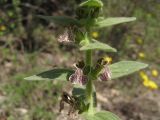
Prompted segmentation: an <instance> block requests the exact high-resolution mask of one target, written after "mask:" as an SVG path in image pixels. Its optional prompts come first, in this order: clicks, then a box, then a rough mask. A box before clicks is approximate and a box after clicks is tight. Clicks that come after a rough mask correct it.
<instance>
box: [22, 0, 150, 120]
mask: <svg viewBox="0 0 160 120" xmlns="http://www.w3.org/2000/svg"><path fill="white" fill-rule="evenodd" d="M102 7H103V3H102V2H101V0H87V1H85V2H83V3H81V4H80V5H79V6H78V7H77V9H76V17H75V18H71V17H66V16H42V15H39V17H40V18H43V19H46V20H49V21H51V22H54V23H57V24H60V25H61V26H65V27H66V28H67V29H66V30H65V32H64V33H63V34H62V35H60V36H59V38H58V41H59V42H65V43H70V42H71V43H75V44H77V45H78V46H79V48H80V51H83V52H84V54H85V60H82V61H79V62H77V63H76V64H74V67H75V69H74V70H71V69H63V68H55V69H52V70H49V71H45V72H43V73H40V74H37V75H33V76H30V77H27V78H25V79H26V80H64V81H69V82H71V83H73V84H74V87H73V91H72V96H70V95H69V94H67V93H66V92H64V93H63V95H62V100H61V103H60V111H61V110H62V109H63V107H64V102H66V103H68V104H70V105H72V106H73V107H72V109H71V110H70V111H69V114H70V113H72V112H73V111H74V110H73V109H76V110H78V111H79V114H81V115H82V116H83V117H84V118H85V119H87V120H95V119H96V120H104V119H105V120H120V118H119V117H117V116H116V115H115V114H113V113H111V112H108V111H100V112H97V111H96V91H95V86H94V81H95V80H100V81H107V80H113V79H115V78H119V77H122V76H125V75H128V74H131V73H133V72H135V71H138V70H140V69H143V68H145V67H147V65H146V64H144V63H140V62H136V61H120V62H117V63H114V64H110V65H109V64H108V63H107V62H106V61H105V60H104V59H103V58H99V59H98V61H97V62H96V63H93V61H92V60H93V59H92V54H93V52H94V51H95V50H103V51H105V52H117V50H116V49H115V48H113V47H111V46H109V45H107V44H104V43H102V42H99V41H97V40H95V39H93V38H92V36H91V35H90V33H91V31H92V29H93V28H96V29H100V28H103V27H108V26H111V25H116V24H120V23H124V22H130V21H134V20H135V19H136V18H134V17H115V18H113V17H111V18H104V17H102V16H100V15H101V14H100V13H101V11H102Z"/></svg>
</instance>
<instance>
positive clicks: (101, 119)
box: [82, 111, 121, 120]
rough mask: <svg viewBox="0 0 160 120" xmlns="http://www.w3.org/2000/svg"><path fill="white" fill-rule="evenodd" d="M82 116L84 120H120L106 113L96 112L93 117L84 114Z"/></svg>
mask: <svg viewBox="0 0 160 120" xmlns="http://www.w3.org/2000/svg"><path fill="white" fill-rule="evenodd" d="M82 116H83V117H84V118H85V120H121V119H120V118H119V117H118V116H117V115H115V114H113V113H111V112H108V111H101V112H97V113H95V114H93V115H89V114H87V113H84V114H82Z"/></svg>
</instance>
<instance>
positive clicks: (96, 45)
mask: <svg viewBox="0 0 160 120" xmlns="http://www.w3.org/2000/svg"><path fill="white" fill-rule="evenodd" d="M80 50H103V51H106V52H117V50H116V49H115V48H112V47H111V46H109V45H107V44H104V43H101V42H99V41H97V40H92V41H91V42H90V43H88V44H86V45H84V46H82V47H81V48H80Z"/></svg>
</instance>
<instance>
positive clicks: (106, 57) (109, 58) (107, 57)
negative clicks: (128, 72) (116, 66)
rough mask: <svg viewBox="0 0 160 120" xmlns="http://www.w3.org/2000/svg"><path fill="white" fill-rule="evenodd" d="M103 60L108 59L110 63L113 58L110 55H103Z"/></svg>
mask: <svg viewBox="0 0 160 120" xmlns="http://www.w3.org/2000/svg"><path fill="white" fill-rule="evenodd" d="M103 60H104V61H106V62H107V63H108V64H109V63H111V62H112V58H111V57H109V56H105V57H103Z"/></svg>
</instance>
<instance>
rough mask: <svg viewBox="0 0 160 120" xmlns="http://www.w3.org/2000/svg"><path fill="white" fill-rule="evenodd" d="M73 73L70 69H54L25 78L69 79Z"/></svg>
mask: <svg viewBox="0 0 160 120" xmlns="http://www.w3.org/2000/svg"><path fill="white" fill-rule="evenodd" d="M72 73H73V71H72V70H69V69H60V68H57V69H52V70H48V71H45V72H42V73H39V74H36V75H33V76H30V77H26V78H24V79H25V80H63V81H67V80H68V78H69V76H70V75H71V74H72Z"/></svg>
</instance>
